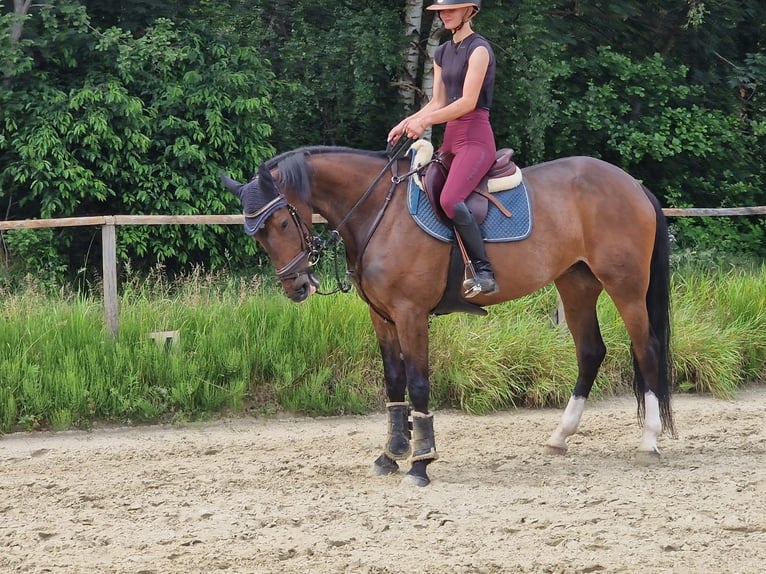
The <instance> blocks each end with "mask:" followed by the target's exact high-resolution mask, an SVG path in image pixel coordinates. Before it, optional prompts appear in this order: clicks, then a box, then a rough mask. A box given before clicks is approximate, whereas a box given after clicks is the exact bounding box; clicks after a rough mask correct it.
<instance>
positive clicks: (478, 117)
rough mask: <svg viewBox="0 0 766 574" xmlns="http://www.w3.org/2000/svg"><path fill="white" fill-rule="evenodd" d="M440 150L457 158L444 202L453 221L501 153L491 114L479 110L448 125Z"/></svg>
mask: <svg viewBox="0 0 766 574" xmlns="http://www.w3.org/2000/svg"><path fill="white" fill-rule="evenodd" d="M439 149H440V151H442V152H446V153H451V154H453V155H454V156H455V157H454V159H453V160H452V165H451V166H450V169H449V174H448V175H447V181H446V182H445V184H444V189H443V190H442V193H441V198H440V203H441V206H442V209H443V210H444V213H446V214H447V217H449V218H450V219H452V218H453V217H454V216H455V205H456V204H458V203H460V202H461V201H465V200H466V198H467V197H468V196H469V195H470V194H471V192H472V191H473V190H474V189H475V188H476V186H477V185H478V184H479V182H480V181H481V178H483V177H484V176H485V175H486V174H487V172H488V171H489V168H490V167H492V164H493V163H494V162H495V156H496V154H497V149H496V148H495V135H494V133H493V132H492V126H490V124H489V110H485V109H482V108H480V109H476V110H474V111H472V112H469V113H467V114H466V115H464V116H462V117H460V118H458V119H456V120H452V121H450V122H447V127H446V128H445V130H444V142H443V143H442V145H441V147H440V148H439Z"/></svg>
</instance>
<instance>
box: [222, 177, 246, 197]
mask: <svg viewBox="0 0 766 574" xmlns="http://www.w3.org/2000/svg"><path fill="white" fill-rule="evenodd" d="M221 181H222V182H223V185H224V186H225V187H226V189H228V190H229V191H230V192H232V193H233V194H234V195H236V196H237V197H238V198H239V199H240V200H241V199H242V187H243V185H242V184H241V183H239V182H238V181H235V180H233V179H231V178H230V177H228V176H226V175H223V174H221Z"/></svg>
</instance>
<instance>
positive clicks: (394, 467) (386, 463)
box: [372, 454, 399, 476]
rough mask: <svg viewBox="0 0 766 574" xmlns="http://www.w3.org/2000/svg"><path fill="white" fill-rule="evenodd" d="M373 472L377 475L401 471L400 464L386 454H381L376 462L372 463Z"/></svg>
mask: <svg viewBox="0 0 766 574" xmlns="http://www.w3.org/2000/svg"><path fill="white" fill-rule="evenodd" d="M372 472H373V473H374V474H375V475H376V476H388V475H390V474H396V473H397V472H399V465H398V464H396V461H395V460H394V459H392V458H391V457H389V456H386V455H385V454H381V455H380V456H379V457H378V458H377V459H375V462H374V463H372Z"/></svg>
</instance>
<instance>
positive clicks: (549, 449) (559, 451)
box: [543, 444, 567, 456]
mask: <svg viewBox="0 0 766 574" xmlns="http://www.w3.org/2000/svg"><path fill="white" fill-rule="evenodd" d="M566 453H567V449H566V447H564V448H561V447H560V446H553V445H551V444H546V445H545V446H544V447H543V454H547V455H550V456H564V455H565V454H566Z"/></svg>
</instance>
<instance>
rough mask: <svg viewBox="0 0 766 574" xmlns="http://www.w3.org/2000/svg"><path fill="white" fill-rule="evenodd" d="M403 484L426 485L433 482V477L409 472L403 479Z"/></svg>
mask: <svg viewBox="0 0 766 574" xmlns="http://www.w3.org/2000/svg"><path fill="white" fill-rule="evenodd" d="M402 484H409V485H410V486H419V487H421V488H422V487H424V486H428V485H429V484H431V479H430V478H428V476H421V475H419V474H411V473H409V472H408V473H407V474H405V475H404V478H403V479H402Z"/></svg>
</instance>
